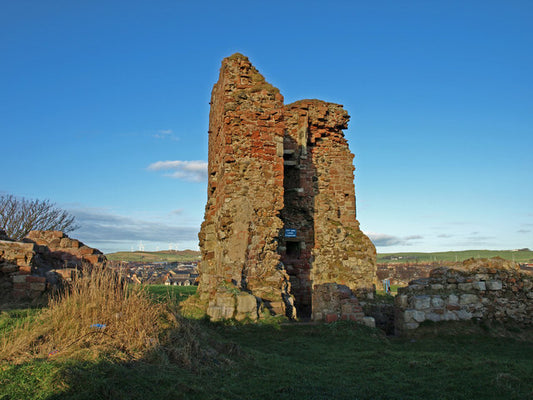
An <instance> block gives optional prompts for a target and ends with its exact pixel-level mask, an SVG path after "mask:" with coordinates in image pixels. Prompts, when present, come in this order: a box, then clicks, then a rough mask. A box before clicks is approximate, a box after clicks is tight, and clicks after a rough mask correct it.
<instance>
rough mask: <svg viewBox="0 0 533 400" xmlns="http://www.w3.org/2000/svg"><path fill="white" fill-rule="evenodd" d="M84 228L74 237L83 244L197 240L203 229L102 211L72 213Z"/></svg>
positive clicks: (83, 210) (74, 233) (73, 211)
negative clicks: (199, 232) (200, 230)
mask: <svg viewBox="0 0 533 400" xmlns="http://www.w3.org/2000/svg"><path fill="white" fill-rule="evenodd" d="M69 211H70V212H71V213H72V214H73V215H74V216H75V217H76V221H77V222H78V224H79V225H80V228H79V229H77V230H76V231H75V232H73V234H72V237H76V238H79V239H80V240H82V241H86V242H90V243H93V245H96V246H97V247H98V245H99V244H104V245H107V244H108V243H109V242H130V241H140V240H143V241H152V242H176V241H193V242H194V241H196V240H197V238H198V236H197V235H198V231H199V229H200V227H199V226H198V227H190V226H171V225H166V224H161V223H157V222H151V221H143V220H139V219H135V218H131V217H124V216H122V215H115V214H111V213H109V212H106V211H104V210H100V209H74V210H69Z"/></svg>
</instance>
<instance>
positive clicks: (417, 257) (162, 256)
mask: <svg viewBox="0 0 533 400" xmlns="http://www.w3.org/2000/svg"><path fill="white" fill-rule="evenodd" d="M106 257H107V258H108V259H109V260H113V261H128V262H135V261H137V262H174V261H179V262H188V261H198V260H199V259H200V252H199V251H192V250H183V251H132V252H130V251H121V252H117V253H110V254H106ZM492 257H501V258H503V259H505V260H511V261H516V262H520V263H525V262H532V263H533V251H511V250H464V251H445V252H440V253H379V254H378V256H377V261H378V262H379V263H388V262H395V263H398V262H399V263H404V262H433V261H451V262H455V261H464V260H467V259H469V258H492Z"/></svg>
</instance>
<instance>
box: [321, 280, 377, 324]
mask: <svg viewBox="0 0 533 400" xmlns="http://www.w3.org/2000/svg"><path fill="white" fill-rule="evenodd" d="M312 319H313V320H314V321H323V322H335V321H355V322H360V323H363V324H365V325H368V326H372V327H374V326H375V321H374V318H372V317H368V316H365V313H364V312H363V307H362V306H361V305H360V304H359V300H358V299H357V297H356V296H355V295H354V293H353V292H352V290H351V289H350V288H349V287H348V286H345V285H339V284H337V283H324V284H321V285H315V286H314V287H313V315H312Z"/></svg>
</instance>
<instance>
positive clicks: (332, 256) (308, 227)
mask: <svg viewBox="0 0 533 400" xmlns="http://www.w3.org/2000/svg"><path fill="white" fill-rule="evenodd" d="M348 119H349V116H348V113H347V112H346V111H345V110H344V109H343V108H342V106H341V105H338V104H333V103H326V102H324V101H320V100H301V101H297V102H295V103H292V104H289V105H287V106H286V107H285V120H286V124H287V134H286V136H285V159H286V160H285V192H286V193H285V208H284V209H283V213H282V219H283V221H284V222H285V227H286V228H294V229H296V230H297V233H298V235H297V237H296V238H292V239H287V238H283V237H282V238H281V243H283V244H284V249H283V250H285V251H282V259H283V261H284V263H285V266H286V267H287V269H288V273H289V275H290V276H291V284H292V293H293V294H294V295H295V297H296V305H297V308H299V307H298V305H300V304H301V303H305V304H306V305H307V304H309V305H311V301H310V300H311V298H312V295H311V293H312V292H313V291H314V290H316V288H317V287H318V286H319V285H322V284H329V283H332V282H336V283H339V284H341V285H346V286H347V287H349V288H350V289H351V290H354V291H360V290H367V291H372V290H373V288H372V285H373V283H374V280H375V257H376V250H375V247H374V245H373V244H372V242H371V241H370V239H368V237H367V236H366V235H364V234H363V233H362V232H361V230H360V229H359V223H358V222H357V220H356V211H355V209H356V206H355V188H354V183H353V179H354V176H353V171H354V167H353V164H352V162H353V157H354V156H353V154H352V153H351V152H350V150H349V148H348V143H347V141H346V139H345V138H344V134H343V129H346V128H347V123H348ZM291 240H292V241H296V242H297V243H299V244H300V248H299V249H298V248H297V249H295V250H293V252H292V253H293V255H292V257H291V255H290V254H288V253H289V252H288V251H287V250H288V249H290V244H291V243H290V241H291ZM293 247H294V246H293ZM294 252H296V253H297V255H296V256H294ZM320 304H321V303H320V302H315V301H313V305H312V307H311V308H312V309H313V310H314V311H313V315H322V314H323V313H321V312H320V311H317V310H316V309H317V307H319V308H320V307H321V305H320ZM315 311H317V312H315Z"/></svg>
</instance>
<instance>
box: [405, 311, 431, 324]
mask: <svg viewBox="0 0 533 400" xmlns="http://www.w3.org/2000/svg"><path fill="white" fill-rule="evenodd" d="M404 318H405V321H407V322H410V321H416V322H422V321H424V320H425V319H426V314H425V313H424V312H423V311H418V310H406V311H405V312H404Z"/></svg>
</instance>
